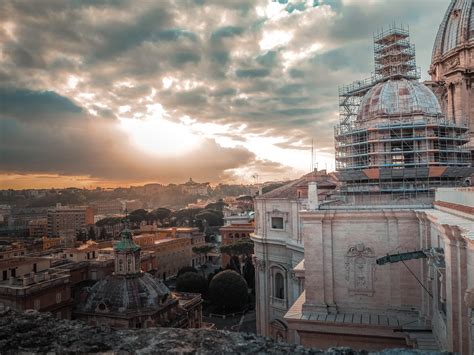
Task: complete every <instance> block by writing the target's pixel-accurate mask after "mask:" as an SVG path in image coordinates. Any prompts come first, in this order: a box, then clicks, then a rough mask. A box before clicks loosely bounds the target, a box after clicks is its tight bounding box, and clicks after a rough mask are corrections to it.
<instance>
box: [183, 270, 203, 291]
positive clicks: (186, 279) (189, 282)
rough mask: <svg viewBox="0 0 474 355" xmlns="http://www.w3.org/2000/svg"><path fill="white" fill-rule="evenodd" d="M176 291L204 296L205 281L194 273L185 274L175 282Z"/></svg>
mask: <svg viewBox="0 0 474 355" xmlns="http://www.w3.org/2000/svg"><path fill="white" fill-rule="evenodd" d="M176 291H178V292H191V293H200V294H201V295H205V294H206V292H207V282H206V279H205V278H204V277H202V276H201V275H199V274H198V273H196V272H185V273H184V274H182V275H181V276H179V277H178V279H177V280H176Z"/></svg>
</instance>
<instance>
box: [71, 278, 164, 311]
mask: <svg viewBox="0 0 474 355" xmlns="http://www.w3.org/2000/svg"><path fill="white" fill-rule="evenodd" d="M170 295H171V292H170V290H169V289H168V287H166V286H165V285H164V284H163V283H162V282H161V281H159V280H157V279H155V278H153V276H151V275H150V274H147V273H143V274H141V275H140V276H137V277H126V276H117V275H113V276H108V277H106V278H105V279H103V280H100V281H98V282H97V283H96V284H95V285H94V286H92V287H91V289H90V291H89V293H88V295H87V298H86V300H85V302H83V303H82V304H80V305H79V309H80V310H81V311H83V312H99V313H100V312H104V313H109V312H110V313H130V312H146V311H157V310H159V309H160V308H162V307H163V304H165V303H166V301H167V300H169V299H170Z"/></svg>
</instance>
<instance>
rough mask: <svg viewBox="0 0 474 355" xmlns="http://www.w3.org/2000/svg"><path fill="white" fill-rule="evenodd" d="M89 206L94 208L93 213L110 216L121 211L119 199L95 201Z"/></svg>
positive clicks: (121, 205) (121, 206)
mask: <svg viewBox="0 0 474 355" xmlns="http://www.w3.org/2000/svg"><path fill="white" fill-rule="evenodd" d="M90 206H91V207H92V208H93V209H94V215H104V216H110V215H116V214H120V213H122V211H123V204H122V201H120V200H119V199H114V200H108V201H107V200H104V201H95V202H92V203H91V204H90Z"/></svg>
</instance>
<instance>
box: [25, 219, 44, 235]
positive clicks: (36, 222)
mask: <svg viewBox="0 0 474 355" xmlns="http://www.w3.org/2000/svg"><path fill="white" fill-rule="evenodd" d="M28 235H29V237H30V238H42V237H44V236H47V235H48V219H47V218H38V219H33V220H31V221H29V222H28Z"/></svg>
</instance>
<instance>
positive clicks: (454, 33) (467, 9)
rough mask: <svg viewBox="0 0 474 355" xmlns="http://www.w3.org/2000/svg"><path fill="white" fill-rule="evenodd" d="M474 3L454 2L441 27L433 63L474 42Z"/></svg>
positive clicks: (461, 0) (467, 0)
mask: <svg viewBox="0 0 474 355" xmlns="http://www.w3.org/2000/svg"><path fill="white" fill-rule="evenodd" d="M473 7H474V2H473V1H472V0H452V1H451V3H450V4H449V7H448V10H447V11H446V14H445V15H444V18H443V21H442V22H441V25H440V26H439V30H438V34H437V35H436V40H435V44H434V47H433V58H432V62H435V61H436V60H437V59H438V58H440V57H442V56H443V55H444V54H445V53H447V52H449V51H450V50H452V49H454V48H456V47H460V46H463V45H465V44H467V43H468V42H474V10H473Z"/></svg>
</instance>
